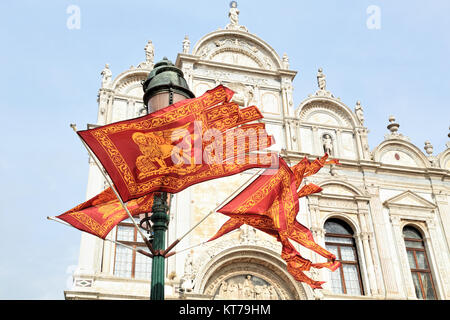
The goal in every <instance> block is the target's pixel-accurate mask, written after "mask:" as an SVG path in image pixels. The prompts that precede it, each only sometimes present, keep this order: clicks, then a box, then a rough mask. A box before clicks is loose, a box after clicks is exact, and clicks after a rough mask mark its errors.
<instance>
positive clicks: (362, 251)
mask: <svg viewBox="0 0 450 320" xmlns="http://www.w3.org/2000/svg"><path fill="white" fill-rule="evenodd" d="M354 237H355V242H356V251H357V252H358V258H359V259H358V260H359V263H360V265H361V270H360V271H361V272H360V274H361V277H362V279H361V280H362V283H363V287H364V288H365V289H366V290H365V291H366V292H365V293H366V295H368V296H370V295H371V294H372V292H373V289H372V286H371V283H370V282H369V277H368V272H365V271H368V268H367V264H366V261H367V256H366V255H367V253H366V250H367V248H366V247H365V246H364V245H363V241H362V233H358V234H356V235H355V236H354Z"/></svg>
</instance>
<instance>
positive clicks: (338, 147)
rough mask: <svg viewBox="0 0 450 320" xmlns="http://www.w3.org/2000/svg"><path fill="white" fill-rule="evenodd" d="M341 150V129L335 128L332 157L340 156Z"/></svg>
mask: <svg viewBox="0 0 450 320" xmlns="http://www.w3.org/2000/svg"><path fill="white" fill-rule="evenodd" d="M341 150H342V129H336V148H335V151H334V152H335V156H334V158H339V157H340V156H341Z"/></svg>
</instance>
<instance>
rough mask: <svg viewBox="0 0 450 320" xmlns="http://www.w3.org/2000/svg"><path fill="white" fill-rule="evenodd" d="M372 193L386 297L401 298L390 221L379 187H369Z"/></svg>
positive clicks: (375, 229)
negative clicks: (386, 214) (384, 210)
mask: <svg viewBox="0 0 450 320" xmlns="http://www.w3.org/2000/svg"><path fill="white" fill-rule="evenodd" d="M367 189H368V191H369V193H370V204H369V205H370V210H371V213H372V217H373V229H374V234H375V238H376V242H377V247H378V250H379V259H380V264H381V272H382V277H383V281H384V290H385V292H384V293H385V297H386V298H387V299H399V298H400V299H401V298H403V296H402V295H401V293H400V289H399V283H398V280H397V279H396V275H395V266H394V261H393V259H392V252H391V250H390V248H391V246H392V243H390V240H389V238H388V236H387V235H388V233H389V232H390V226H389V221H386V220H385V217H384V214H383V205H382V203H381V199H380V196H379V191H378V187H367Z"/></svg>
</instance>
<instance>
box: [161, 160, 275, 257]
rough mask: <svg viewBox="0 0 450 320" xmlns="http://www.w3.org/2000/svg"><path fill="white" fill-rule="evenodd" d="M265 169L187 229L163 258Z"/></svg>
mask: <svg viewBox="0 0 450 320" xmlns="http://www.w3.org/2000/svg"><path fill="white" fill-rule="evenodd" d="M266 169H267V168H262V169H260V170H259V171H257V172H256V173H254V174H253V175H252V176H251V177H250V178H249V179H248V180H247V181H246V182H244V183H243V184H242V185H241V186H240V187H239V188H237V189H236V190H235V191H233V193H232V194H230V195H229V196H228V197H227V198H226V199H225V200H223V201H222V202H221V203H220V204H219V205H218V206H216V208H214V209H213V210H211V211H210V212H209V213H208V214H207V215H206V216H204V217H203V218H202V219H201V220H200V221H199V222H197V223H196V224H195V225H194V226H193V227H192V228H191V229H189V230H188V231H187V232H186V233H185V234H184V235H182V236H181V237H179V238H177V239H176V240H175V241H174V242H173V243H172V244H171V245H170V246H168V247H167V249H166V250H165V251H164V253H163V256H165V255H167V254H168V253H169V252H170V250H172V249H173V248H174V247H175V246H176V245H177V244H178V243H179V242H180V241H181V240H183V239H184V238H185V237H186V236H187V235H188V234H189V233H191V232H192V231H193V230H194V229H195V228H197V227H198V226H199V225H200V224H201V223H203V222H204V221H205V220H206V219H207V218H208V217H209V216H210V215H212V214H213V213H215V212H217V210H219V209H220V208H221V207H222V206H224V205H225V204H226V203H227V202H228V201H229V200H230V199H232V198H233V197H234V196H235V195H236V194H238V193H240V192H241V191H242V190H243V189H245V188H246V187H247V186H248V185H249V184H251V183H252V182H253V181H254V180H256V178H257V177H259V176H260V175H261V173H262V172H263V171H264V170H266Z"/></svg>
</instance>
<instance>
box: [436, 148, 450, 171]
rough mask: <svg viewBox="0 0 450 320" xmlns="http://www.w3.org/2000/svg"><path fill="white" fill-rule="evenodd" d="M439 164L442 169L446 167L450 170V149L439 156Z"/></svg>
mask: <svg viewBox="0 0 450 320" xmlns="http://www.w3.org/2000/svg"><path fill="white" fill-rule="evenodd" d="M438 159H439V166H440V167H441V168H442V169H446V170H449V171H450V149H447V150H445V151H444V152H442V153H441V154H440V155H439V157H438Z"/></svg>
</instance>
